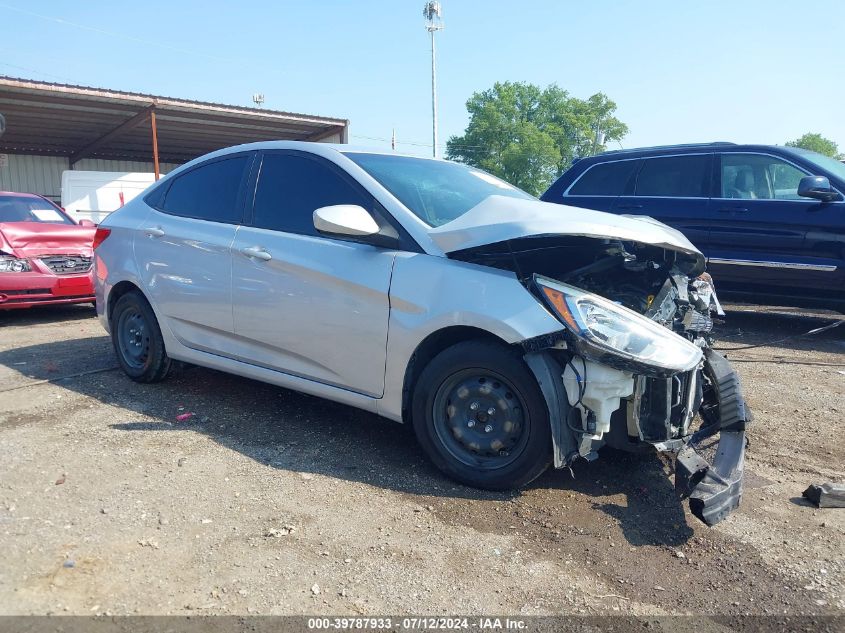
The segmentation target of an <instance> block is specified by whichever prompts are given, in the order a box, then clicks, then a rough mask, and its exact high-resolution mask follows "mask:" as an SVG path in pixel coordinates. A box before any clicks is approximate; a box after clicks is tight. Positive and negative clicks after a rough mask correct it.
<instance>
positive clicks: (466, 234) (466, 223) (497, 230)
mask: <svg viewBox="0 0 845 633" xmlns="http://www.w3.org/2000/svg"><path fill="white" fill-rule="evenodd" d="M429 235H430V236H431V239H432V240H433V241H434V242H435V244H437V246H439V247H440V249H441V250H443V252H444V253H453V252H455V251H462V250H464V249H467V248H473V247H476V246H484V245H486V244H495V243H497V242H504V241H505V240H512V239H517V238H522V237H542V236H552V235H576V236H584V237H595V238H610V239H618V240H622V241H626V242H639V243H641V244H650V245H652V246H658V247H662V248H666V249H668V250H672V251H677V252H679V253H684V254H686V255H690V256H692V257H693V258H694V259H695V260H696V266H695V268H697V269H700V270H704V255H703V254H702V253H701V251H699V250H698V249H697V248H696V247H695V246H693V244H692V242H690V241H689V240H688V239H687V238H686V237H684V235H683V234H682V233H681V232H680V231H677V230H675V229H673V228H671V227H669V226H666V225H665V224H663V223H662V222H658V221H657V220H655V219H653V218H649V217H645V216H637V217H634V216H628V215H614V214H612V213H605V212H603V211H592V210H590V209H581V208H578V207H570V206H567V205H560V204H554V203H551V202H540V201H539V200H523V199H521V198H510V197H507V196H490V197H488V198H485V199H484V200H483V201H481V202H480V203H479V204H477V205H475V206H474V207H473V208H472V209H470V210H469V211H467V212H466V213H464V214H463V215H462V216H460V217H459V218H456V219H454V220H452V221H451V222H448V223H446V224H444V225H442V226H439V227H436V228H433V229H430V230H429Z"/></svg>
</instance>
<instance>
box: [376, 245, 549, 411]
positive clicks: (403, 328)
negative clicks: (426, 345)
mask: <svg viewBox="0 0 845 633" xmlns="http://www.w3.org/2000/svg"><path fill="white" fill-rule="evenodd" d="M454 326H466V327H473V328H476V329H479V330H483V331H485V332H488V333H490V334H492V335H493V336H496V337H497V338H499V339H501V340H502V341H504V342H505V343H511V344H513V343H519V342H521V341H524V340H526V339H529V338H534V337H536V336H542V335H544V334H550V333H552V332H557V331H559V330H560V329H561V324H560V322H559V321H558V320H557V319H556V318H555V317H554V316H552V314H551V313H550V312H549V311H548V310H546V308H545V307H544V306H543V305H542V304H541V303H540V302H539V301H538V300H537V299H536V298H535V297H534V295H532V294H531V293H530V292H529V291H528V290H527V289H526V288H525V287H524V286H523V285H522V284H521V283H520V282H519V280H518V279H517V278H516V275H514V274H513V273H511V272H507V271H502V270H497V269H494V268H488V267H485V266H479V265H476V264H468V263H465V262H459V261H454V260H451V259H448V258H445V257H436V256H432V255H424V254H413V253H405V254H400V255H399V256H397V258H396V263H395V265H394V269H393V278H392V280H391V284H390V319H389V324H388V336H387V360H386V363H385V386H384V397H383V398H382V400H381V402H380V403H379V413H380V414H381V415H383V416H385V417H387V418H390V419H393V420H401V419H402V404H403V403H402V398H403V386H404V378H405V370H406V369H407V367H408V364H409V363H410V361H411V358H412V357H413V355H414V352H415V350H416V349H417V347H418V346H419V345H420V343H421V342H422V341H423V340H425V339H426V338H427V337H428V336H429V335H431V334H434V333H435V332H437V331H439V330H442V329H444V328H448V327H454Z"/></svg>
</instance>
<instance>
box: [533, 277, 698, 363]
mask: <svg viewBox="0 0 845 633" xmlns="http://www.w3.org/2000/svg"><path fill="white" fill-rule="evenodd" d="M535 281H536V283H537V285H538V287H539V288H540V291H541V292H542V294H543V297H544V298H545V299H546V302H547V303H548V305H549V307H550V308H551V309H552V310H553V311H554V313H555V314H556V315H557V317H558V318H559V319H560V320H561V322H562V323H563V324H564V325H565V326H566V328H567V329H568V330H569V331H570V332H571V333H572V334H573V335H575V337H576V338H577V339H578V343H579V345H581V347H582V349H581V350H580V351H581V352H582V353H584V355H587V356H591V357H592V358H593V359H594V360H598V361H602V360H603V359H602V356H604V355H607V354H611V355H613V356H616V357H617V358H620V359H623V360H625V361H630V362H632V363H635V364H641V365H644V366H647V367H653V368H657V369H659V370H663V371H664V372H668V373H677V372H681V371H689V370H690V369H692V368H693V367H695V366H696V365H697V364H698V363H699V362H700V361H701V358H702V353H701V350H700V349H699V348H698V347H697V346H695V345H693V344H692V343H690V342H689V341H687V340H686V339H685V338H683V337H680V336H678V335H677V334H675V333H674V332H672V331H670V330H668V329H666V328H665V327H663V326H661V325H658V324H657V323H655V322H654V321H651V320H649V319H647V318H646V317H644V316H642V315H641V314H637V313H636V312H634V311H633V310H629V309H628V308H625V307H623V306H620V305H617V304H616V303H613V302H612V301H610V300H608V299H605V298H604V297H600V296H599V295H595V294H592V293H590V292H585V291H584V290H581V289H579V288H575V287H574V286H568V285H566V284H562V283H560V282H557V281H554V280H552V279H547V278H544V277H539V276H537V277H535Z"/></svg>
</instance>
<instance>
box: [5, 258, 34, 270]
mask: <svg viewBox="0 0 845 633" xmlns="http://www.w3.org/2000/svg"><path fill="white" fill-rule="evenodd" d="M30 270H32V268H31V267H30V265H29V262H28V261H27V260H25V259H18V258H17V257H7V256H5V255H0V273H28V272H29V271H30Z"/></svg>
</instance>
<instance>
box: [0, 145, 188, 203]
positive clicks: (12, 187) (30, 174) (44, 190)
mask: <svg viewBox="0 0 845 633" xmlns="http://www.w3.org/2000/svg"><path fill="white" fill-rule="evenodd" d="M4 156H5V158H4ZM178 166H179V165H178V164H176V163H160V164H159V167H160V170H161V173H162V175H163V174H166V173H168V172H171V171H173V170H174V169H176V168H177V167H178ZM67 169H71V167H70V163H69V161H68V159H67V158H66V157H64V156H33V155H29V154H3V155H0V191H20V192H22V193H37V194H41V195H42V196H47V197H48V198H50V199H51V200H53V201H55V202H59V201H61V198H62V172H63V171H65V170H67ZM73 169H74V170H77V171H78V170H83V171H119V172H127V171H128V172H147V173H152V172H153V164H152V162H149V163H147V162H143V161H132V160H105V159H102V158H83V159H82V160H80V161H79V162H78V163H76V164H74V166H73Z"/></svg>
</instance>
